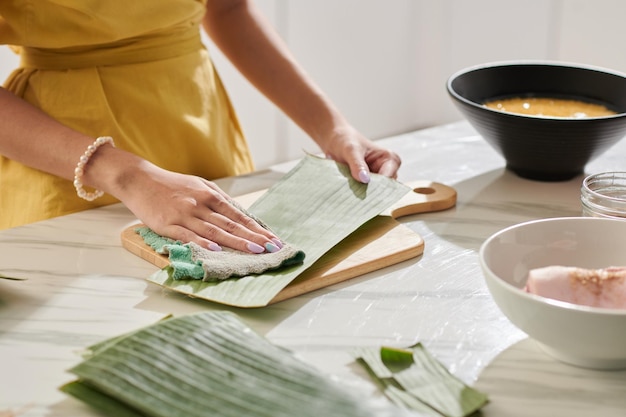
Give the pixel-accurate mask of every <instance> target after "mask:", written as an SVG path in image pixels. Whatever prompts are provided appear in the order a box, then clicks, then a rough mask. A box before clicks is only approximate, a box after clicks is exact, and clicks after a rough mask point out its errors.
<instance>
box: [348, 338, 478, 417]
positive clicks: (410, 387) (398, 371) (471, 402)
mask: <svg viewBox="0 0 626 417" xmlns="http://www.w3.org/2000/svg"><path fill="white" fill-rule="evenodd" d="M356 357H357V362H358V363H360V364H361V365H363V366H365V367H366V369H368V372H369V373H370V375H371V376H372V377H373V378H374V379H375V380H376V381H377V382H378V383H379V385H380V386H381V389H382V390H383V392H384V394H385V395H387V397H388V398H389V399H390V400H391V401H393V402H394V403H396V404H398V405H400V406H403V407H406V408H411V409H414V410H417V411H420V412H425V410H424V408H423V406H424V405H425V406H427V407H429V408H430V411H431V412H434V414H431V415H439V416H449V417H465V416H469V415H472V414H474V413H476V412H477V411H478V410H480V408H482V407H483V406H484V405H485V404H487V402H488V398H487V395H486V394H484V393H482V392H480V391H478V390H476V389H474V388H472V387H469V386H468V385H466V384H465V383H463V381H461V380H460V379H458V378H457V377H455V376H454V375H452V374H451V373H450V372H449V371H448V370H447V369H446V368H445V367H444V366H443V365H442V364H441V363H440V362H439V361H437V359H435V358H434V357H433V356H432V355H431V354H430V353H429V352H428V351H427V350H426V348H425V347H424V346H423V345H422V344H421V343H418V344H416V345H414V346H411V347H409V348H407V349H397V348H389V347H383V348H381V349H376V348H374V349H366V348H364V349H359V350H357V351H356Z"/></svg>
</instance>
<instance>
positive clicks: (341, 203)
mask: <svg viewBox="0 0 626 417" xmlns="http://www.w3.org/2000/svg"><path fill="white" fill-rule="evenodd" d="M409 191H410V188H409V187H407V186H406V185H404V184H402V183H399V182H398V181H395V180H393V179H390V178H387V177H384V176H381V175H376V174H373V175H372V178H371V181H370V183H369V184H361V183H359V182H358V181H356V180H354V179H353V178H352V177H351V175H350V172H349V169H348V167H347V166H345V165H343V164H338V163H336V162H334V161H332V160H328V159H322V158H318V157H314V156H310V155H308V156H306V157H305V158H303V159H302V160H301V161H300V162H299V164H298V165H297V166H296V167H295V168H294V169H292V170H291V171H290V172H288V173H287V174H286V175H285V176H284V177H283V178H282V179H281V180H280V181H279V182H278V183H276V184H275V185H274V186H272V187H271V188H270V189H269V190H268V191H267V192H266V193H265V194H263V195H262V196H261V197H260V198H259V199H258V200H257V201H256V202H255V203H254V204H253V205H252V206H251V207H250V208H249V209H248V211H250V212H251V213H252V214H253V215H254V216H256V217H258V218H260V219H263V221H264V222H265V223H266V224H267V226H268V227H269V228H270V229H272V230H273V231H274V232H275V233H276V234H277V235H278V236H279V237H280V238H281V239H283V240H284V241H285V242H289V244H291V245H292V246H294V247H296V248H298V249H300V250H302V251H303V252H304V253H306V258H305V259H304V262H303V263H302V264H299V265H294V266H288V267H284V268H282V269H280V270H275V271H269V272H266V273H264V274H260V275H250V276H246V277H241V278H236V279H228V280H224V281H221V282H217V283H215V282H203V281H192V280H174V279H172V278H171V277H170V276H169V275H168V273H167V269H164V270H161V271H158V272H156V273H155V274H153V275H152V276H150V277H149V281H151V282H154V283H157V284H159V285H162V286H164V287H167V288H170V289H172V290H174V291H177V292H181V293H184V294H187V295H190V296H192V297H194V298H202V299H206V300H210V301H214V302H218V303H222V304H227V305H232V306H237V307H263V306H266V305H267V304H269V302H270V301H271V300H272V299H273V298H274V297H275V296H276V295H277V294H278V293H279V292H280V291H281V290H282V289H283V288H285V287H286V286H287V285H288V284H289V283H290V282H291V281H293V280H294V279H295V278H296V277H297V276H298V275H300V274H301V273H302V272H304V271H305V270H306V269H307V268H308V267H310V266H311V265H312V264H313V263H314V262H315V261H317V260H318V259H319V258H320V257H322V256H323V255H324V254H325V253H326V252H328V251H329V250H330V249H331V248H332V247H333V246H335V245H336V244H337V243H339V242H340V241H342V240H343V239H345V238H346V237H347V236H348V235H350V234H351V233H352V232H354V231H355V230H356V229H358V228H359V227H360V226H361V225H363V224H364V223H366V222H367V221H368V220H370V219H372V218H373V217H375V216H376V215H378V214H380V213H381V212H382V211H383V210H385V209H387V208H389V207H390V206H391V205H392V204H393V203H395V202H397V201H398V200H400V199H401V198H402V197H403V196H404V195H406V194H407V193H408V192H409Z"/></svg>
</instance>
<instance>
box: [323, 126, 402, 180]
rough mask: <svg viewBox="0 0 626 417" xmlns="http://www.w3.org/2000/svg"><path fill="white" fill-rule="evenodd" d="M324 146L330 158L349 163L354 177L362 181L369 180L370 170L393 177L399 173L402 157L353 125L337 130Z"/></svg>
mask: <svg viewBox="0 0 626 417" xmlns="http://www.w3.org/2000/svg"><path fill="white" fill-rule="evenodd" d="M323 147H324V152H325V153H326V156H327V157H328V158H331V159H334V160H335V161H337V162H341V163H345V164H347V165H348V166H349V167H350V172H351V173H352V176H353V177H354V179H356V180H357V181H360V182H362V183H367V182H369V179H370V175H369V174H370V172H375V173H377V174H381V175H385V176H387V177H391V178H396V177H397V175H398V168H400V164H401V160H400V157H399V156H398V155H397V154H396V153H395V152H392V151H389V150H387V149H385V148H382V147H381V146H379V145H377V144H376V143H374V142H372V141H371V140H369V139H367V138H366V137H365V136H363V135H362V134H361V133H359V132H358V131H357V130H355V129H354V128H352V127H348V128H343V129H340V130H336V131H335V132H334V133H333V134H332V136H331V137H330V138H328V139H327V140H326V141H325V142H324V146H323Z"/></svg>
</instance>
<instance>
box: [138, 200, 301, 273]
mask: <svg viewBox="0 0 626 417" xmlns="http://www.w3.org/2000/svg"><path fill="white" fill-rule="evenodd" d="M232 203H233V205H235V207H237V208H238V209H239V210H241V211H243V212H244V213H246V214H247V215H249V216H250V217H252V218H253V219H255V220H256V221H257V222H258V223H259V224H260V225H261V226H263V227H264V228H266V229H268V227H267V225H266V224H265V223H263V222H262V221H261V220H260V219H258V218H256V217H254V216H252V215H251V214H250V213H248V212H247V211H246V210H244V209H243V208H241V207H240V206H239V205H238V204H236V203H235V202H232ZM135 231H136V232H137V233H138V234H139V235H140V236H141V237H142V239H143V241H144V242H145V243H146V244H147V245H148V246H150V247H151V248H152V249H153V250H154V251H155V252H157V253H159V254H166V255H168V259H169V261H170V265H169V266H167V267H166V268H165V269H166V270H167V272H168V275H169V276H170V278H172V279H175V280H182V279H195V280H202V281H205V282H217V281H223V280H225V279H229V278H241V277H245V276H248V275H255V274H262V273H264V272H267V271H272V270H276V269H279V268H282V267H286V266H291V265H297V264H301V263H302V262H303V261H304V257H305V254H304V252H303V251H302V250H299V249H297V248H295V247H293V246H291V245H290V244H288V243H285V244H284V245H283V247H282V248H281V249H280V250H279V251H276V252H265V253H260V254H252V253H247V252H242V251H238V250H235V249H230V248H223V249H222V250H221V251H212V250H208V249H205V248H203V247H202V246H200V245H198V244H197V243H194V242H189V243H183V242H180V241H175V240H173V239H169V238H166V237H163V236H161V235H159V234H157V233H155V232H154V231H153V230H152V229H150V228H148V227H145V226H143V227H138V228H137V229H136V230H135Z"/></svg>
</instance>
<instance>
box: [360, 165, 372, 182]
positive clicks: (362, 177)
mask: <svg viewBox="0 0 626 417" xmlns="http://www.w3.org/2000/svg"><path fill="white" fill-rule="evenodd" d="M359 181H361V182H362V183H363V184H367V183H368V182H370V174H369V172H367V170H365V169H361V170H360V171H359Z"/></svg>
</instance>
